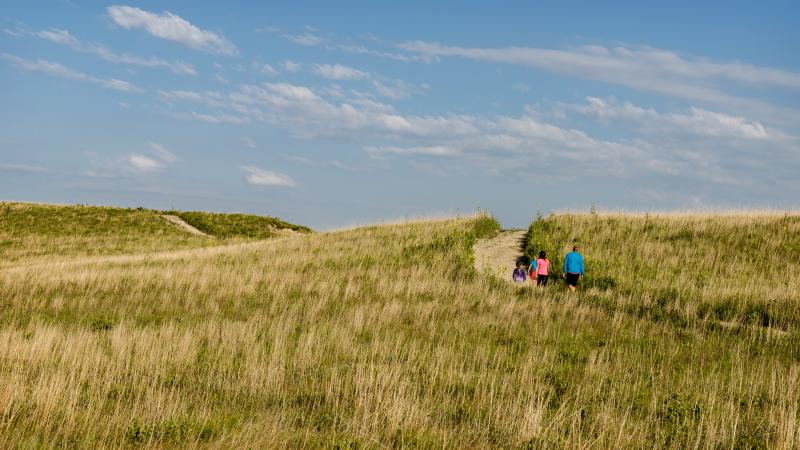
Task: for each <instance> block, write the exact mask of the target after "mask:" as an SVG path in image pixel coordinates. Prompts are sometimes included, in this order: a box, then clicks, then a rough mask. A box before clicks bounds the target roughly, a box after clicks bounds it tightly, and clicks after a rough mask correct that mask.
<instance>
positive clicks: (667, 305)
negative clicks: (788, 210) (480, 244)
mask: <svg viewBox="0 0 800 450" xmlns="http://www.w3.org/2000/svg"><path fill="white" fill-rule="evenodd" d="M574 243H580V244H581V245H582V250H581V251H582V253H583V254H584V255H585V257H586V268H587V275H586V280H585V287H587V288H590V291H589V294H588V295H585V296H584V297H583V301H585V302H588V303H595V304H598V305H602V306H603V307H606V308H609V309H612V310H617V309H619V310H623V311H628V312H636V313H637V314H639V315H642V316H646V317H650V318H651V319H655V320H672V321H674V322H676V323H678V324H681V323H684V322H694V321H698V320H712V321H713V320H715V321H721V322H724V323H728V324H732V323H733V324H750V325H757V326H767V327H774V328H778V329H784V330H785V329H789V328H796V327H798V326H800V215H797V214H778V213H771V214H767V213H765V214H746V213H736V214H734V213H729V214H713V215H702V214H700V215H698V214H662V215H650V214H642V215H630V214H627V215H624V214H588V215H586V214H584V215H580V214H560V215H554V216H550V217H548V218H540V219H539V220H537V221H535V222H534V223H533V224H532V225H531V227H530V229H529V230H528V236H527V244H526V254H527V255H529V256H534V255H535V254H538V252H539V251H540V250H545V251H546V252H547V253H548V254H549V255H550V258H551V260H552V261H553V263H552V267H553V268H554V270H555V271H557V272H558V274H560V272H561V265H562V257H563V255H564V254H565V253H566V252H567V251H569V250H571V247H572V245H573V244H574Z"/></svg>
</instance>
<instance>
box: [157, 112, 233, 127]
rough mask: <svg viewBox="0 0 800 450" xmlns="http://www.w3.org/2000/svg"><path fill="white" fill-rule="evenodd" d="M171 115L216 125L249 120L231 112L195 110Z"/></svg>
mask: <svg viewBox="0 0 800 450" xmlns="http://www.w3.org/2000/svg"><path fill="white" fill-rule="evenodd" d="M170 116H171V117H174V118H176V119H191V120H197V121H200V122H205V123H210V124H214V125H220V124H226V125H241V124H243V123H247V122H248V119H247V118H245V117H238V116H234V115H230V114H202V113H198V112H194V111H192V112H190V113H172V114H170Z"/></svg>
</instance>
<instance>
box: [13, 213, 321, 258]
mask: <svg viewBox="0 0 800 450" xmlns="http://www.w3.org/2000/svg"><path fill="white" fill-rule="evenodd" d="M163 214H171V215H176V216H178V217H180V218H182V219H183V220H184V221H186V222H187V223H189V224H190V225H193V226H194V227H196V228H198V229H200V230H201V231H203V232H205V233H206V234H208V235H210V236H211V237H215V238H219V239H209V238H208V237H204V236H195V235H192V234H190V233H187V232H186V231H185V230H183V229H182V228H180V227H178V226H175V225H174V224H171V223H169V222H168V221H166V220H165V219H164V218H162V217H161V216H162V215H163ZM286 230H292V231H297V232H302V233H305V232H309V231H310V230H309V229H308V228H306V227H303V226H298V225H293V224H290V223H287V222H284V221H282V220H279V219H276V218H273V217H264V216H256V215H249V214H214V213H205V212H182V211H169V212H161V211H154V210H149V209H144V208H116V207H100V206H83V205H74V206H61V205H43V204H33V203H13V202H0V261H4V262H14V261H19V260H23V259H30V258H36V257H75V256H89V255H109V254H128V253H140V254H143V253H148V252H155V251H165V250H176V249H188V248H197V247H205V246H210V245H221V244H226V243H232V242H235V241H245V240H252V239H268V238H270V237H275V236H279V235H281V234H282V232H283V231H286Z"/></svg>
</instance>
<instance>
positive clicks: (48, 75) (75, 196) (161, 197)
mask: <svg viewBox="0 0 800 450" xmlns="http://www.w3.org/2000/svg"><path fill="white" fill-rule="evenodd" d="M254 3H255V2H254ZM660 3H663V4H658V5H656V4H652V2H548V4H536V3H532V2H486V3H477V2H438V3H436V4H431V2H414V1H406V2H391V3H390V2H346V3H337V4H334V3H333V2H318V3H310V2H304V3H302V4H301V3H300V2H268V3H266V2H258V3H256V4H249V3H246V2H225V3H224V4H223V3H218V2H192V1H184V2H136V3H118V4H115V3H100V2H83V1H79V0H70V1H67V0H61V1H53V2H22V1H19V2H15V1H11V2H6V3H5V5H4V8H3V11H2V22H1V23H0V99H2V102H1V103H0V198H2V199H7V200H23V201H39V202H57V203H88V204H112V205H121V206H145V207H151V208H171V207H175V208H178V209H199V210H211V211H244V212H254V213H259V214H270V215H276V216H279V217H281V218H284V219H286V220H289V221H294V222H298V223H303V224H307V225H310V226H312V227H315V228H328V227H335V226H341V225H349V224H353V223H364V222H370V221H377V220H382V219H389V218H399V217H405V216H415V215H420V214H430V213H450V212H469V211H473V210H475V209H477V208H482V209H485V210H488V211H490V212H492V213H494V214H495V215H497V216H498V217H499V218H500V219H501V221H502V222H503V223H504V225H506V226H523V225H525V224H526V223H527V222H528V221H529V220H530V219H531V218H532V217H534V216H535V214H536V212H537V211H542V212H548V211H555V210H563V209H583V210H588V209H589V208H590V206H591V205H592V204H597V205H598V207H600V208H601V209H611V210H616V209H627V210H671V209H700V210H705V209H718V208H780V209H783V208H797V207H798V205H799V204H800V201H798V198H800V176H798V175H800V137H798V135H799V134H800V28H798V27H797V26H796V23H797V22H798V20H799V19H800V6H798V5H800V4H798V3H797V2H769V4H768V5H765V4H763V3H756V2H704V3H703V4H702V5H698V4H697V3H698V2H669V3H667V2H660Z"/></svg>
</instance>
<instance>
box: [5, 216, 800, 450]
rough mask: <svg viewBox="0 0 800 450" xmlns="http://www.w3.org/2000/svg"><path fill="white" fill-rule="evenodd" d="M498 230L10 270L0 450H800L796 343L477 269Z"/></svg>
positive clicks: (366, 234)
mask: <svg viewBox="0 0 800 450" xmlns="http://www.w3.org/2000/svg"><path fill="white" fill-rule="evenodd" d="M495 228H496V223H495V222H493V221H492V220H491V219H489V218H486V217H483V218H475V219H462V220H453V221H440V222H419V223H409V224H403V225H392V226H381V227H367V228H361V229H356V230H349V231H342V232H337V233H329V234H310V235H306V236H302V237H299V238H297V239H292V240H288V241H283V242H279V243H276V242H274V241H273V242H271V243H270V242H265V243H259V244H257V245H255V246H251V247H246V248H237V249H235V250H231V251H229V252H221V253H208V252H205V250H200V251H199V252H198V254H197V255H196V256H194V257H191V258H186V257H175V258H173V259H164V260H158V261H134V262H130V263H109V264H103V263H92V264H86V265H81V266H80V267H78V268H76V267H61V266H54V267H52V268H50V269H49V270H46V271H43V270H41V269H28V268H24V267H23V268H18V269H14V270H7V269H6V270H0V299H2V300H1V301H2V302H3V308H4V310H5V311H10V314H11V315H10V316H7V317H6V320H4V321H3V323H2V325H0V430H2V432H0V447H7V446H9V445H25V446H36V445H43V446H53V445H56V444H64V443H70V444H73V445H77V446H81V447H91V446H96V445H99V444H105V445H109V446H118V445H123V444H130V445H143V446H163V445H176V444H182V445H187V444H190V445H195V444H199V445H210V446H217V447H226V448H243V447H253V446H256V447H260V446H271V447H285V446H312V445H324V446H328V447H331V446H340V447H354V446H364V447H382V446H401V447H402V446H423V447H436V448H439V447H473V448H476V447H486V446H503V447H528V448H530V447H532V448H539V447H542V446H552V447H564V446H568V447H579V446H580V447H587V446H588V447H597V448H619V447H648V448H650V447H653V446H659V447H675V448H685V447H690V446H695V445H698V446H700V447H725V448H728V447H734V446H739V447H750V446H753V445H758V444H762V445H763V444H768V445H770V446H774V447H786V448H789V447H793V446H797V445H798V444H800V434H799V433H800V427H798V425H797V424H798V411H799V410H800V383H798V381H797V380H798V373H800V351H798V349H800V336H798V332H797V329H796V328H791V327H790V328H788V330H789V331H788V333H787V334H785V335H781V336H776V335H774V334H771V333H768V332H766V331H764V330H763V329H762V328H758V329H750V328H743V329H735V330H727V329H722V328H718V327H710V326H706V324H705V323H704V322H699V321H698V322H693V323H685V324H683V325H682V326H677V325H676V323H675V322H673V321H655V320H651V319H650V318H649V317H641V316H639V315H636V314H629V313H626V312H623V311H622V310H619V309H613V308H611V309H609V308H605V307H598V306H596V305H595V304H594V303H591V302H586V299H587V298H589V297H590V296H592V295H600V294H597V293H594V292H589V293H581V294H579V295H567V294H565V293H564V292H563V291H562V290H552V291H543V290H537V289H532V288H518V287H516V286H514V285H511V284H509V283H504V282H501V281H499V280H496V279H494V278H490V277H482V276H478V275H477V274H475V273H474V272H471V271H469V270H465V268H466V267H470V258H471V254H470V249H471V243H472V242H473V241H474V239H475V238H476V236H479V235H483V234H486V233H489V232H492V231H493V230H494V229H495ZM580 237H581V238H583V239H586V240H587V253H588V254H589V255H590V257H592V258H594V254H593V252H592V250H588V248H589V247H590V246H589V245H588V238H585V237H584V236H580ZM553 239H554V241H555V238H553ZM590 267H593V266H590ZM456 269H458V271H456ZM592 270H596V268H594V269H592ZM617 273H618V272H617ZM609 276H611V275H609ZM616 276H618V277H619V278H618V283H619V285H620V286H622V285H623V284H624V282H625V281H624V278H622V277H620V276H619V275H616ZM754 289H755V288H754Z"/></svg>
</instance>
